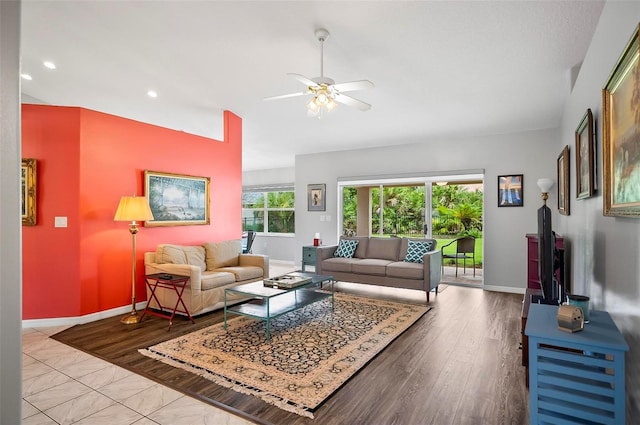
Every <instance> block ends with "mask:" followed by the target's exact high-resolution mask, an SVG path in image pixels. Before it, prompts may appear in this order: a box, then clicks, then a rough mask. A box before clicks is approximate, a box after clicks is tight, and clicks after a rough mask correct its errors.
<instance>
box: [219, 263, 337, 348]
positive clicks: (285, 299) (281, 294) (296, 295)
mask: <svg viewBox="0 0 640 425" xmlns="http://www.w3.org/2000/svg"><path fill="white" fill-rule="evenodd" d="M287 275H289V276H297V277H304V278H310V279H311V280H310V281H309V282H307V283H305V284H303V285H300V286H297V287H294V288H272V287H268V286H265V285H264V282H263V281H262V280H260V281H258V282H252V283H246V284H244V285H238V286H234V287H232V288H228V289H225V290H224V328H225V329H227V313H232V314H239V315H242V316H247V317H252V318H254V319H259V320H264V321H266V322H267V340H270V339H271V333H270V331H271V320H272V319H275V318H276V317H278V316H282V315H283V314H287V313H289V312H292V311H294V310H298V309H299V308H302V307H304V306H307V305H309V304H313V303H316V302H318V301H321V300H324V299H325V298H331V308H332V309H333V307H334V300H333V283H334V280H333V276H328V275H319V274H315V273H305V272H291V273H287ZM325 283H330V284H331V292H329V291H322V290H321V289H322V288H323V286H324V284H325ZM227 294H234V295H241V296H248V297H251V298H250V299H248V300H246V301H242V302H240V303H238V304H234V305H231V306H229V305H227Z"/></svg>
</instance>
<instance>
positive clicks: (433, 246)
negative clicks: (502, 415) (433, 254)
mask: <svg viewBox="0 0 640 425" xmlns="http://www.w3.org/2000/svg"><path fill="white" fill-rule="evenodd" d="M409 241H416V242H431V251H435V250H436V247H437V245H438V241H437V240H436V239H432V238H402V242H401V243H400V256H399V257H398V260H402V259H403V258H405V257H406V256H407V248H408V247H409Z"/></svg>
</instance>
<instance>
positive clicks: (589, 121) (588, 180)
mask: <svg viewBox="0 0 640 425" xmlns="http://www.w3.org/2000/svg"><path fill="white" fill-rule="evenodd" d="M594 152H595V147H594V131H593V113H592V112H591V109H587V112H586V113H585V114H584V117H582V120H581V121H580V124H579V125H578V128H577V129H576V198H577V199H586V198H590V197H592V196H593V194H594V193H595V176H594V174H595V170H594V167H595V160H594Z"/></svg>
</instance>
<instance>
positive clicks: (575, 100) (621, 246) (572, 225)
mask: <svg viewBox="0 0 640 425" xmlns="http://www.w3.org/2000/svg"><path fill="white" fill-rule="evenodd" d="M639 21H640V2H637V1H635V2H608V3H607V4H606V5H605V7H604V9H603V11H602V15H601V17H600V22H599V24H598V27H597V29H596V32H595V34H594V36H593V40H592V42H591V45H590V47H589V51H588V52H587V56H586V57H585V60H584V62H583V64H582V69H581V70H580V74H579V75H578V79H577V80H576V84H575V87H574V90H573V92H572V94H571V96H570V98H569V99H568V101H567V103H566V105H565V109H564V113H563V119H562V126H561V132H560V134H561V141H560V143H559V144H558V145H557V146H556V150H560V148H561V147H562V146H564V145H569V146H570V148H571V149H572V151H571V170H572V175H571V215H570V216H568V217H560V219H559V220H558V221H557V222H556V227H558V228H559V229H560V231H561V233H563V234H565V235H566V236H567V237H568V238H569V240H570V241H571V244H572V256H571V262H572V266H573V267H572V271H573V287H574V289H575V292H576V293H583V294H586V295H589V296H590V297H591V300H592V302H593V304H594V307H595V308H597V309H599V310H607V311H608V312H609V313H611V314H612V316H613V317H614V320H615V321H616V323H617V325H618V327H620V328H621V330H622V331H623V333H624V335H625V338H626V340H627V343H628V344H629V345H630V346H631V351H630V353H629V354H628V355H627V358H626V359H627V374H626V375H627V415H628V416H627V423H637V421H639V420H640V247H639V245H640V238H639V236H640V218H614V217H604V216H603V215H602V204H603V199H602V190H601V188H602V187H603V186H602V181H603V180H602V176H603V173H602V158H603V156H602V128H601V123H602V122H603V120H602V94H601V89H602V87H603V86H604V85H605V83H606V81H607V79H608V77H609V74H610V72H611V71H612V69H613V67H614V65H615V63H616V61H617V60H618V58H619V56H620V54H621V53H622V50H623V49H624V47H625V45H626V44H627V41H628V40H629V38H630V37H631V34H632V32H633V31H634V30H635V29H636V28H637V26H638V22H639ZM587 108H591V110H592V112H593V115H594V119H595V122H596V146H597V155H596V164H597V167H598V170H597V178H596V181H597V186H598V188H599V190H598V192H597V194H596V196H594V197H592V198H589V199H586V200H581V201H576V199H575V196H576V186H575V171H574V170H575V166H576V162H575V142H574V132H575V130H576V127H577V126H578V124H579V122H580V120H581V118H582V116H583V115H584V113H585V112H586V110H587ZM631 417H633V418H635V419H634V420H631Z"/></svg>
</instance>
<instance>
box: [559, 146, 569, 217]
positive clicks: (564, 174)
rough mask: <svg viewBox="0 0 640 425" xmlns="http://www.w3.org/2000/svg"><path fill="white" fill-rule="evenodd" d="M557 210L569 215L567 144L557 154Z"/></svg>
mask: <svg viewBox="0 0 640 425" xmlns="http://www.w3.org/2000/svg"><path fill="white" fill-rule="evenodd" d="M558 212H559V213H560V214H564V215H569V212H570V210H569V145H567V146H565V147H564V149H562V152H560V155H559V156H558Z"/></svg>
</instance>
